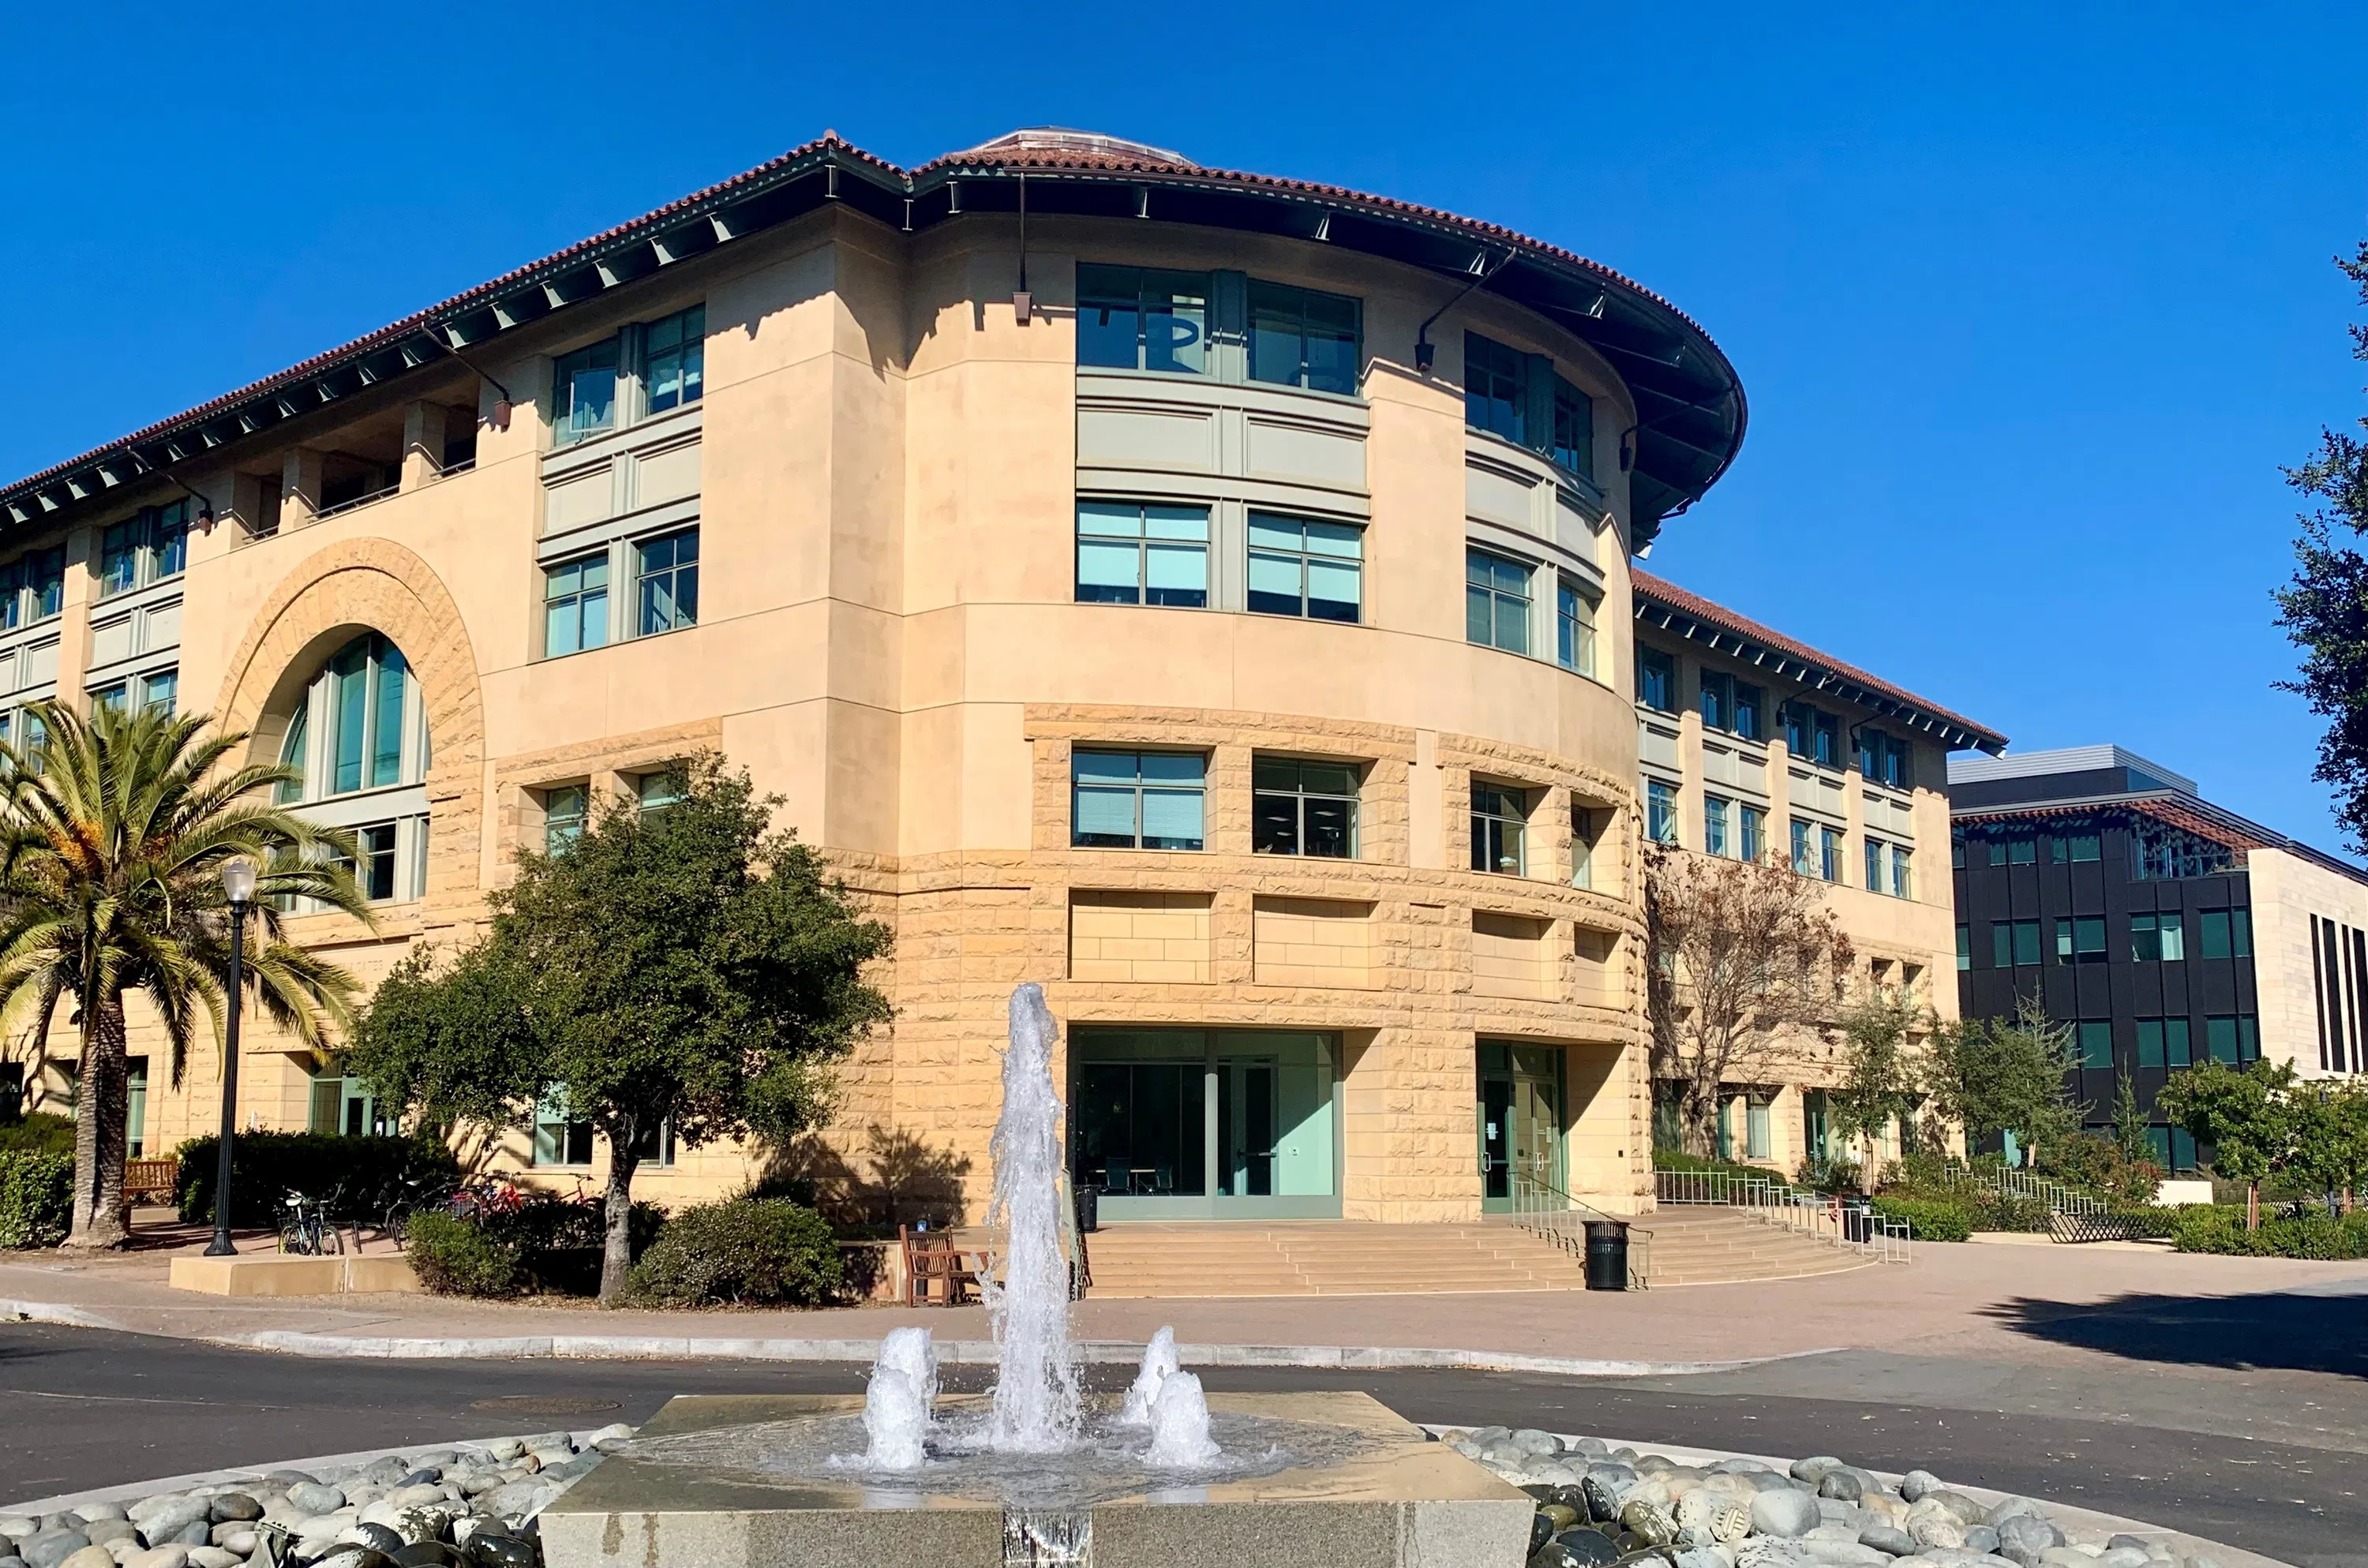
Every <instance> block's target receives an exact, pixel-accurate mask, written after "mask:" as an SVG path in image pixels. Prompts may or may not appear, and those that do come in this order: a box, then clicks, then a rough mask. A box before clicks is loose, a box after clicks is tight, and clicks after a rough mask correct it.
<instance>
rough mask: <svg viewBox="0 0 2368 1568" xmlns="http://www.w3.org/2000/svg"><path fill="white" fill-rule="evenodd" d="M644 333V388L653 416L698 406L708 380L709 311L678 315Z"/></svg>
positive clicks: (698, 307)
mask: <svg viewBox="0 0 2368 1568" xmlns="http://www.w3.org/2000/svg"><path fill="white" fill-rule="evenodd" d="M706 380H707V307H706V306H705V305H693V306H691V307H690V309H689V310H687V311H677V312H675V313H674V314H673V315H670V316H667V317H666V318H664V319H663V320H660V321H654V322H652V323H650V324H649V325H648V326H647V327H645V328H644V329H643V338H642V385H643V388H644V389H645V390H646V392H647V394H648V397H649V406H650V412H651V413H652V414H663V413H665V412H666V410H667V409H669V408H679V407H681V406H682V405H683V404H684V403H697V402H698V401H699V394H700V392H702V391H704V390H705V382H706Z"/></svg>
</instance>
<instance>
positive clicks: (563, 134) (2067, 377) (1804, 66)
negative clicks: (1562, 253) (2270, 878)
mask: <svg viewBox="0 0 2368 1568" xmlns="http://www.w3.org/2000/svg"><path fill="white" fill-rule="evenodd" d="M1850 9H1852V8H1848V7H1814V8H1811V7H1795V6H1753V5H1740V4H1736V5H1711V4H1703V5H1691V6H1585V7H1580V6H1491V7H1483V8H1479V9H1474V8H1471V7H1463V6H1419V7H1417V6H1405V5H1399V4H1379V5H1374V6H1369V7H1349V6H1313V7H1311V6H1288V5H1280V4H1272V3H1269V4H1261V5H1258V6H1237V5H1230V4H1218V5H1213V6H1198V7H1192V8H1189V9H1187V10H1183V11H1178V10H1175V9H1173V8H1168V9H1166V10H1160V9H1158V8H1154V10H1153V11H1150V12H1144V11H1141V10H1139V9H1130V8H1128V7H1116V8H1110V7H1097V8H1094V9H1091V10H1085V9H1078V10H1067V9H1064V8H1062V7H1057V6H1054V7H1046V6H1019V7H985V6H929V5H910V4H908V5H903V6H891V7H885V8H881V9H876V10H875V9H867V8H864V7H857V8H855V9H852V10H849V9H847V8H844V7H836V8H834V7H825V8H822V9H819V10H818V9H815V8H814V7H809V6H794V7H793V6H754V5H743V6H731V5H711V6H648V5H646V4H643V5H633V6H620V5H614V4H609V3H607V0H578V3H577V4H575V5H572V6H563V7H552V6H532V7H528V6H498V5H481V6H457V7H455V6H445V7H436V6H430V7H427V8H425V9H421V8H418V7H412V8H408V9H404V10H403V11H401V12H400V13H399V14H398V13H393V12H387V11H384V10H383V8H370V7H343V6H286V5H265V4H253V5H246V6H233V7H230V8H228V9H227V10H224V9H222V8H220V7H217V8H214V9H213V10H212V11H211V12H206V11H204V10H203V9H202V8H192V7H188V6H172V7H131V6H113V7H108V6H100V7H83V6H42V7H40V8H39V14H38V15H34V14H33V12H34V10H35V8H34V7H31V6H22V5H20V6H17V7H14V8H13V10H12V11H11V13H10V14H9V15H7V16H5V17H0V57H5V58H6V59H8V60H9V61H10V62H11V64H12V66H13V67H14V69H12V71H11V72H10V83H9V88H8V91H7V92H6V94H0V145H6V146H7V147H8V148H10V149H11V152H10V154H9V155H8V157H6V159H5V160H0V210H6V213H7V214H8V219H9V234H8V241H7V246H6V260H5V261H0V312H5V320H6V328H7V334H8V338H9V341H10V344H11V347H12V349H13V353H14V357H15V359H16V366H17V370H16V373H15V374H13V375H11V376H8V377H6V379H5V380H0V475H5V477H6V478H15V477H17V476H20V475H22V474H25V473H28V472H33V471H34V470H37V469H40V468H44V467H47V466H49V465H50V464H51V463H52V462H55V461H58V460H62V459H63V458H65V457H68V456H70V455H72V454H74V453H75V452H78V451H81V450H83V449H86V448H88V447H91V446H95V445H97V444H98V443H100V442H102V441H105V440H107V439H109V438H111V437H116V436H119V435H121V434H124V433H126V432H128V431H130V430H131V429H133V428H135V427H136V426H140V425H142V424H145V423H147V422H148V421H150V420H153V419H155V418H158V417H160V416H163V415H169V414H173V413H176V412H177V411H179V410H180V409H182V408H185V407H188V406H189V405H191V404H193V403H199V402H200V401H203V400H204V399H207V398H209V397H211V396H213V395H215V394H217V393H219V392H223V391H226V390H228V389H229V388H231V387H233V386H235V385H238V384H241V383H243V382H245V381H249V380H252V379H254V378H255V377H257V376H260V375H264V374H267V373H268V372H270V371H272V370H276V369H281V368H283V367H285V366H287V365H289V364H291V363H293V362H295V361H296V360H298V359H300V358H304V357H306V356H309V355H311V354H313V353H315V352H317V351H319V350H321V349H323V348H324V347H330V346H332V345H335V344H336V343H339V342H342V341H344V340H346V339H347V338H349V337H352V336H354V335H358V334H359V333H362V332H364V331H367V330H369V329H370V328H372V327H375V326H378V325H381V324H384V323H386V322H388V321H391V320H393V319H394V318H395V317H397V316H399V315H402V314H404V313H406V312H410V311H412V310H414V309H416V308H417V307H418V306H420V305H422V304H425V303H427V302H429V301H434V300H437V299H439V298H442V297H443V296H445V295H447V294H450V293H452V292H455V291H457V290H461V289H463V288H466V287H468V286H470V285H472V284H474V283H477V282H480V281H483V280H484V279H485V278H489V277H492V276H493V275H495V273H498V272H501V271H503V270H506V269H507V268H508V267H513V266H516V265H517V264H518V263H520V262H522V261H525V260H528V259H529V258H531V257H533V256H539V255H541V254H543V253H545V252H548V251H550V250H552V249H555V248H557V247H558V246H560V245H562V244H567V243H569V242H571V241H574V240H576V239H579V238H581V237H583V236H585V235H586V234H588V233H593V232H594V231H596V230H598V229H600V228H602V227H605V226H607V225H609V224H610V223H613V222H617V221H619V220H620V219H623V218H627V217H630V216H632V215H634V214H637V213H639V212H642V211H643V210H647V209H649V208H651V207H654V206H655V205H657V204H659V203H661V202H663V201H666V200H667V199H672V198H673V197H676V196H677V195H680V194H682V193H684V192H686V191H689V190H690V189H692V188H694V187H698V186H700V185H702V184H705V183H708V182H711V181H712V180H715V179H718V178H721V177H723V176H726V175H730V174H733V173H735V172H737V171H739V170H740V169H743V168H746V167H747V166H749V165H752V164H755V163H757V162H759V161H761V160H762V159H764V158H766V157H768V156H770V155H772V154H773V153H778V152H780V151H781V150H782V149H784V148H787V147H790V146H791V145H794V144H795V143H797V142H802V141H804V140H806V139H807V138H809V137H811V136H814V135H816V134H818V133H819V132H820V131H822V130H823V129H824V128H825V126H830V127H836V128H837V130H838V131H839V132H840V133H841V134H843V135H845V136H848V137H849V138H850V139H852V140H853V141H855V142H857V143H859V144H860V145H861V146H864V147H866V148H869V149H871V150H872V151H874V152H876V153H881V154H882V155H884V156H886V157H889V158H891V159H894V160H895V161H897V162H899V163H903V164H907V165H910V164H913V163H916V162H918V161H920V160H923V159H926V158H928V157H930V156H932V155H934V154H936V153H941V152H945V151H948V150H950V149H953V148H958V147H963V146H968V145H972V144H973V143H975V142H980V141H983V140H985V138H987V137H989V136H991V135H994V134H996V133H997V132H1000V131H1005V130H1008V129H1010V128H1012V127H1014V126H1018V125H1026V124H1046V123H1051V124H1064V125H1071V126H1080V127H1085V128H1088V129H1094V130H1102V131H1110V132H1113V133H1117V134H1121V135H1126V136H1132V137H1136V138H1139V139H1142V140H1145V141H1150V142H1158V143H1161V144H1164V145H1167V146H1172V147H1175V148H1177V149H1178V150H1180V151H1182V152H1183V153H1186V154H1187V155H1188V156H1190V157H1193V158H1196V159H1199V160H1200V161H1201V162H1203V163H1210V164H1217V165H1226V166H1230V167H1235V168H1246V169H1253V170H1258V171H1261V172H1266V173H1271V174H1279V175H1289V176H1301V177H1305V178H1310V179H1318V180H1326V181H1332V182H1336V183H1338V184H1342V185H1347V186H1351V187H1357V188H1359V189H1363V190H1368V191H1376V192H1381V193H1383V194H1387V195H1391V196H1396V197H1402V198H1406V199H1412V200H1417V201H1422V202H1427V203H1431V204H1435V205H1438V206H1441V207H1446V208H1450V209H1452V210H1456V211H1459V212H1463V213H1466V214H1469V215H1472V216H1474V217H1479V218H1485V219H1490V220H1494V221H1496V222H1502V223H1506V224H1508V225H1510V226H1512V227H1514V228H1517V229H1520V230H1521V231H1523V232H1525V233H1530V234H1533V235H1536V236H1538V237H1540V238H1542V239H1545V240H1549V241H1553V242H1554V243H1556V244H1563V245H1565V246H1568V247H1569V248H1571V249H1573V250H1576V251H1578V252H1580V253H1581V254H1583V255H1586V256H1593V257H1595V258H1597V259H1599V260H1601V261H1603V262H1605V263H1607V264H1608V265H1611V266H1612V267H1618V268H1620V269H1621V270H1622V271H1624V272H1627V273H1628V274H1630V275H1631V276H1633V277H1634V278H1639V279H1641V280H1642V281H1644V282H1645V284H1646V285H1647V286H1649V287H1651V288H1653V289H1656V290H1659V291H1660V292H1662V293H1664V294H1666V295H1668V297H1669V298H1671V299H1673V300H1675V301H1677V302H1678V303H1679V305H1680V306H1682V307H1683V308H1684V309H1685V310H1687V311H1688V312H1691V314H1692V315H1693V316H1694V317H1695V318H1696V319H1697V320H1699V321H1701V322H1702V324H1704V325H1705V326H1707V327H1708V329H1709V330H1710V332H1711V334H1712V335H1713V336H1714V337H1716V338H1717V340H1718V341H1719V343H1720V344H1721V345H1722V346H1723V347H1725V349H1726V351H1727V353H1728V354H1729V355H1730V356H1731V357H1732V358H1733V359H1734V360H1735V363H1736V366H1737V367H1738V368H1739V369H1741V371H1742V374H1743V379H1744V384H1745V386H1746V388H1747V390H1748V394H1749V397H1750V400H1751V411H1752V415H1751V430H1750V435H1749V437H1748V440H1747V441H1746V443H1745V446H1744V449H1743V454H1742V458H1741V460H1740V461H1739V462H1738V463H1737V464H1736V467H1735V469H1734V470H1733V472H1731V473H1729V475H1728V476H1727V478H1726V479H1725V481H1724V482H1723V483H1721V484H1720V485H1719V486H1718V487H1717V489H1715V490H1714V491H1713V493H1712V494H1711V496H1710V498H1709V499H1708V500H1707V501H1705V502H1704V503H1703V504H1702V506H1698V507H1697V508H1695V510H1694V511H1693V512H1692V513H1691V514H1689V515H1688V516H1686V517H1681V518H1679V519H1678V520H1677V521H1676V522H1674V523H1673V524H1672V525H1671V526H1670V527H1669V528H1668V531H1667V533H1666V534H1665V535H1664V542H1663V543H1662V544H1661V546H1660V547H1659V548H1658V549H1656V551H1655V554H1654V558H1653V562H1652V565H1653V567H1654V569H1655V570H1656V571H1659V572H1662V573H1664V574H1667V575H1668V576H1671V577H1673V578H1675V579H1677V580H1679V581H1680V582H1682V583H1685V584H1686V585H1690V586H1691V587H1693V588H1695V589H1697V590H1699V591H1701V592H1702V593H1705V594H1708V595H1710V596H1711V597H1714V598H1717V599H1720V600H1722V601H1724V602H1725V603H1727V604H1729V605H1732V606H1734V607H1735V608H1738V609H1740V610H1742V611H1744V612H1746V613H1747V614H1750V615H1753V616H1756V617H1759V618H1761V619H1765V620H1768V621H1770V622H1771V623H1773V624H1774V625H1776V626H1778V627H1781V628H1782V629H1784V630H1786V631H1790V632H1792V633H1793V634H1794V635H1796V636H1799V637H1801V638H1803V639H1804V640H1806V641H1808V642H1812V643H1815V644H1816V645H1818V646H1821V647H1823V648H1825V649H1827V650H1828V651H1830V652H1832V653H1836V654H1838V655H1839V656H1842V657H1845V658H1848V659H1850V660H1852V661H1854V662H1856V663H1858V664H1861V665H1865V666H1866V667H1868V668H1870V669H1873V670H1874V671H1876V672H1878V673H1880V674H1883V675H1885V676H1890V677H1892V678H1894V679H1896V680H1897V681H1899V682H1900V683H1902V684H1904V685H1906V686H1908V687H1912V688H1914V689H1916V690H1918V691H1920V692H1922V693H1924V694H1925V695H1927V696H1929V697H1930V698H1931V699H1934V700H1935V701H1938V702H1941V703H1944V704H1946V705H1948V706H1951V707H1953V708H1955V709H1957V710H1960V711H1963V712H1965V713H1968V714H1970V715H1972V716H1974V717H1975V718H1977V719H1979V720H1981V721H1983V722H1987V723H1988V724H1990V725H1992V726H1993V727H1995V728H1998V729H2000V730H2003V731H2005V732H2006V733H2008V734H2009V735H2010V736H2012V737H2013V740H2014V742H2015V744H2016V745H2017V746H2019V747H2039V746H2053V745H2065V744H2079V743H2085V742H2092V741H2104V740H2117V741H2120V742H2122V743H2123V744H2125V745H2129V746H2131V747H2133V748H2134V749H2136V750H2138V751H2141V752H2144V753H2146V754H2147V755H2149V756H2154V757H2156V758H2157V759H2158V760H2159V761H2161V762H2163V763H2164V764H2166V765H2168V766H2169V767H2175V768H2179V769H2180V770H2182V771H2184V772H2187V773H2189V774H2191V775H2192V776H2194V777H2195V778H2198V779H2199V780H2201V782H2202V783H2203V788H2204V790H2205V792H2206V793H2207V794H2208V795H2210V796H2212V797H2213V798H2214V799H2217V800H2219V801H2222V802H2224V803H2226V804H2227V805H2229V806H2231V807H2233V808H2235V809H2237V810H2239V811H2242V812H2248V813H2249V814H2251V815H2254V816H2257V817H2259V818H2260V819H2261V820H2263V821H2265V822H2267V823H2269V824H2271V825H2273V826H2275V827H2278V828H2281V829H2283V830H2284V831H2287V832H2289V833H2292V834H2294V835H2298V836H2300V837H2303V838H2305V839H2309V840H2312V841H2315V842H2317V843H2319V844H2322V845H2324V846H2328V847H2334V846H2335V839H2336V835H2335V832H2334V829H2333V827H2332V825H2331V822H2330V819H2329V816H2328V811H2327V807H2326V797H2325V791H2324V790H2322V789H2321V788H2320V787H2318V786H2317V785H2316V784H2314V783H2313V782H2312V780H2311V778H2310V768H2311V763H2312V758H2313V748H2314V745H2315V742H2316V735H2317V726H2316V724H2315V723H2314V722H2313V720H2312V719H2311V717H2310V715H2309V714H2308V713H2307V712H2305V710H2304V709H2303V708H2302V706H2301V704H2300V703H2299V702H2298V701H2297V700H2295V699H2293V698H2291V697H2288V696H2286V695H2284V694H2283V693H2279V692H2276V691H2274V690H2272V689H2271V683H2272V682H2273V681H2275V680H2277V679H2279V678H2280V677H2281V676H2284V675H2286V674H2287V673H2289V671H2290V670H2291V668H2292V665H2293V658H2292V653H2291V650H2290V649H2289V647H2288V645H2287V644H2286V643H2285V642H2284V640H2283V637H2282V636H2281V635H2280V634H2279V633H2278V631H2276V630H2275V628H2273V627H2272V626H2271V623H2270V616H2271V606H2270V602H2269V597H2268V596H2269V591H2270V589H2271V587H2272V586H2273V585H2276V584H2278V583H2279V582H2281V581H2282V580H2283V578H2284V577H2285V575H2286V574H2287V572H2288V570H2289V562H2290V553H2289V545H2290V540H2291V539H2292V536H2293V531H2294V530H2293V513H2294V502H2293V499H2292V497H2291V496H2290V495H2289V494H2288V493H2287V491H2286V490H2285V488H2284V486H2283V483H2282V481H2281V478H2280V475H2279V472H2278V470H2279V465H2280V464H2282V463H2290V462H2293V461H2295V460H2299V459H2300V458H2301V457H2302V456H2303V455H2304V454H2305V451H2306V450H2307V449H2309V447H2310V446H2311V445H2312V443H2313V441H2314V439H2315V437H2316V432H2317V429H2318V427H2319V426H2320V425H2321V424H2323V423H2327V422H2332V421H2343V420H2349V419H2351V418H2352V417H2353V416H2354V415H2356V414H2357V413H2359V412H2360V410H2361V408H2362V397H2361V394H2360V390H2359V389H2360V386H2361V383H2362V381H2363V380H2368V367H2360V366H2355V365H2354V364H2352V363H2351V360H2350V359H2349V358H2348V357H2347V352H2346V350H2347V344H2346V340H2345V338H2344V336H2343V330H2342V329H2343V326H2344V324H2345V323H2346V322H2347V321H2348V320H2351V319H2352V318H2353V316H2354V315H2355V313H2356V312H2355V311H2354V304H2353V301H2352V299H2351V294H2350V291H2349V290H2348V288H2347V286H2346V284H2345V283H2344V281H2343V279H2342V278H2341V277H2340V275H2339V274H2338V273H2337V272H2336V271H2335V269H2334V268H2333V267H2331V266H2330V265H2329V264H2328V258H2329V257H2330V256H2332V255H2334V254H2335V253H2337V252H2339V251H2345V252H2348V251H2349V250H2350V248H2351V245H2352V244H2354V243H2355V241H2357V240H2358V239H2359V238H2360V237H2361V236H2362V234H2368V164H2363V155H2362V154H2363V142H2364V141H2368V136H2364V135H2363V132H2368V124H2363V108H2364V107H2368V74H2363V73H2362V70H2361V69H2360V63H2361V62H2362V60H2363V59H2368V6H2360V5H2358V4H2356V3H2354V4H2339V3H2328V4H2324V5H2317V6H2296V5H2285V6H2279V5H2257V6H2202V5H2192V4H2179V3H2176V0H2173V3H2169V4H2156V5H2145V6H2140V5H2123V6H2105V5H2064V4H2061V3H2060V0H2059V3H2057V4H2054V5H2046V6H2039V5H2021V4H2004V5H2000V4H1986V5H1982V6H1970V5H1967V6H1955V7H1923V6H1881V7H1876V6H1866V7H1862V8H1857V9H1860V11H1861V14H1860V15H1857V16H1850V15H1847V14H1845V13H1846V12H1847V11H1848V10H1850ZM1939 10H1946V11H1949V12H1951V13H1952V15H1950V16H1944V17H1932V16H1928V15H1924V14H1923V13H1926V12H1930V11H1939ZM1786 12H1790V13H1794V16H1793V17H1784V16H1782V15H1780V13H1786ZM1805 14H1815V15H1817V16H1820V17H1825V18H1827V19H1826V20H1823V21H1820V22H1817V23H1814V24H1808V23H1804V22H1802V21H1800V20H1799V19H1797V18H1798V17H1799V16H1800V15H1805ZM1113 17H1117V18H1119V19H1117V20H1113V19H1112V18H1113ZM439 19H440V20H443V21H449V22H450V25H451V27H452V29H453V30H452V32H451V34H450V36H449V37H446V36H441V35H439V33H438V21H439Z"/></svg>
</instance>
